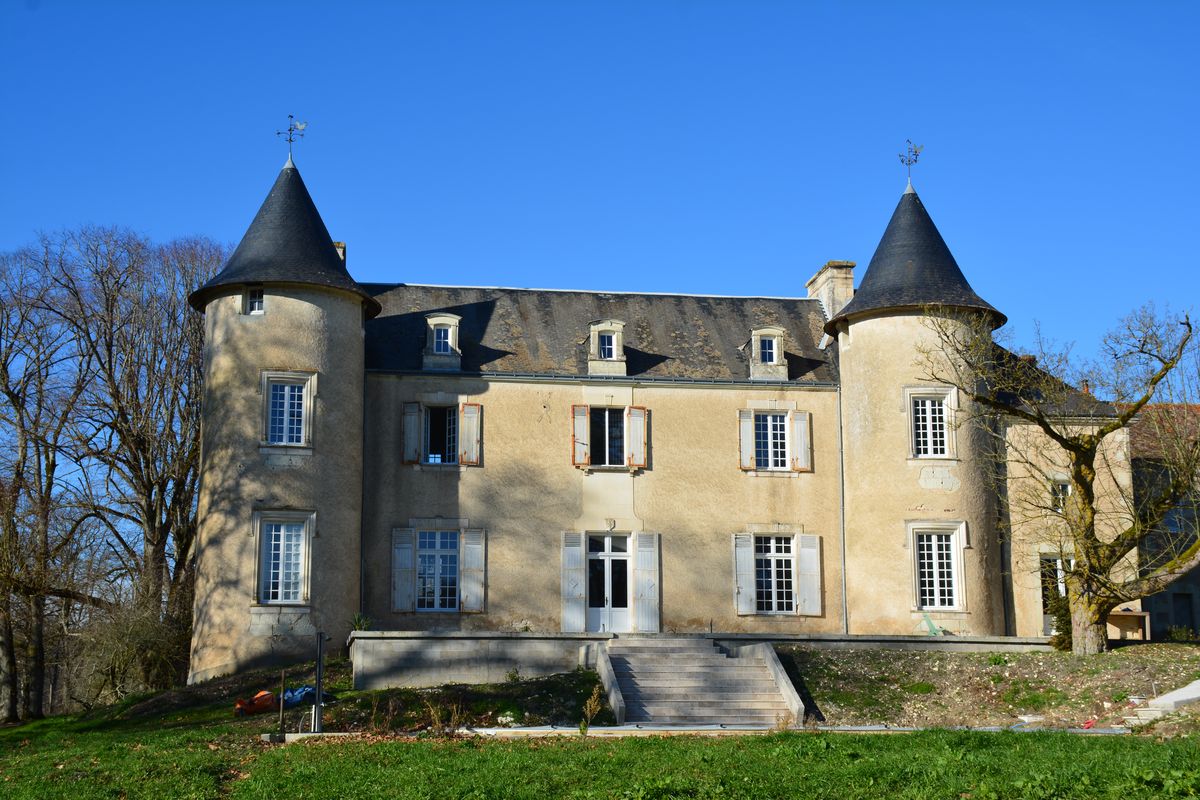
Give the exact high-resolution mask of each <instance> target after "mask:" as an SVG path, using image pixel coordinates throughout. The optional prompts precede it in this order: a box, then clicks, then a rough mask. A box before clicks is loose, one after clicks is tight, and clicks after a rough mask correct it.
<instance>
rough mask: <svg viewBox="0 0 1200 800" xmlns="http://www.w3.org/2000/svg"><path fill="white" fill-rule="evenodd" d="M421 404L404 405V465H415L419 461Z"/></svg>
mask: <svg viewBox="0 0 1200 800" xmlns="http://www.w3.org/2000/svg"><path fill="white" fill-rule="evenodd" d="M422 432H423V431H422V420H421V404H420V403H405V404H404V459H403V460H404V463H405V464H416V463H417V462H419V461H420V460H421V434H422Z"/></svg>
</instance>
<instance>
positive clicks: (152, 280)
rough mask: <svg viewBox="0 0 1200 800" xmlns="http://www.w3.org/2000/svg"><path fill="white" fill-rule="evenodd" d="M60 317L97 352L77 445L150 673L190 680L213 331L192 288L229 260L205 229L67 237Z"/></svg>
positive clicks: (149, 678) (59, 278)
mask: <svg viewBox="0 0 1200 800" xmlns="http://www.w3.org/2000/svg"><path fill="white" fill-rule="evenodd" d="M69 243H70V249H71V251H72V254H73V260H74V263H73V265H72V266H73V268H72V269H69V270H63V271H61V272H59V273H58V274H57V275H56V282H57V284H58V286H59V287H60V288H61V290H62V292H63V294H64V298H65V300H64V304H63V306H62V308H61V310H60V314H61V316H62V319H63V320H64V322H65V323H66V324H68V325H69V326H70V327H71V329H72V330H73V331H74V332H75V334H76V335H77V336H78V337H79V339H80V340H81V342H82V343H83V347H84V349H85V350H86V352H87V354H88V356H89V357H90V358H91V359H92V360H93V361H94V363H95V371H96V380H95V381H94V382H93V384H92V385H91V386H90V387H89V389H88V391H87V393H86V394H85V397H84V413H83V420H82V423H83V424H82V426H81V430H80V436H79V439H78V441H79V445H80V447H79V451H78V453H77V457H78V458H79V459H80V461H81V462H87V463H93V464H95V465H97V466H98V467H99V471H98V473H97V476H98V477H99V478H100V480H99V482H98V485H97V486H96V487H95V490H94V491H93V493H92V505H93V509H94V511H95V512H96V513H97V514H98V515H99V517H100V518H101V519H103V520H105V522H106V524H107V525H108V527H109V533H110V536H111V539H112V541H113V542H114V543H115V546H116V548H117V552H118V555H119V556H120V557H121V559H122V560H123V561H124V563H125V564H126V566H127V568H128V571H129V574H130V578H131V579H132V581H133V586H134V590H135V606H136V611H137V613H136V614H135V615H134V617H135V622H136V624H133V627H132V628H131V630H130V631H129V634H130V636H132V637H135V638H136V639H137V643H138V646H139V650H140V653H141V656H142V658H141V661H142V665H143V676H142V677H143V679H144V680H145V682H146V683H147V684H148V685H149V686H152V687H164V686H169V685H172V684H173V683H176V682H178V681H179V680H182V678H183V676H184V674H185V670H186V659H187V648H188V642H189V639H190V634H191V604H192V547H193V544H194V542H195V535H196V488H197V480H198V468H199V447H200V444H199V442H200V439H199V429H200V390H201V387H200V382H201V375H202V361H201V359H202V348H203V331H202V328H201V319H200V318H199V317H198V316H197V315H196V314H194V313H193V312H192V311H191V309H190V308H189V307H188V305H187V302H186V298H187V293H188V292H189V291H190V290H191V289H193V288H195V287H196V286H199V285H200V284H202V283H203V282H204V281H205V280H206V279H207V278H208V277H209V276H210V275H212V274H213V273H214V272H215V271H216V270H217V268H218V267H219V266H220V264H221V263H222V261H223V260H224V257H225V252H224V249H223V248H222V247H221V246H219V245H217V244H215V243H213V242H211V241H207V240H203V239H183V240H177V241H174V242H171V243H169V244H167V245H164V246H159V247H155V246H153V245H152V244H151V243H149V242H148V241H146V240H144V239H142V238H141V237H138V236H136V235H134V234H131V233H129V232H127V231H121V230H114V229H94V228H93V229H85V230H82V231H79V232H77V233H75V234H72V235H71V236H70V237H69Z"/></svg>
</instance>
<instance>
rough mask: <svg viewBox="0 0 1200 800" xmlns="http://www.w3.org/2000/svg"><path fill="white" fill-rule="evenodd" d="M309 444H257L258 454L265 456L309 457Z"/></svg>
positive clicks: (310, 453)
mask: <svg viewBox="0 0 1200 800" xmlns="http://www.w3.org/2000/svg"><path fill="white" fill-rule="evenodd" d="M312 451H313V449H312V445H311V444H270V443H268V442H259V443H258V452H260V453H262V454H263V455H265V456H311V455H312Z"/></svg>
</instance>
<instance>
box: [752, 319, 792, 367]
mask: <svg viewBox="0 0 1200 800" xmlns="http://www.w3.org/2000/svg"><path fill="white" fill-rule="evenodd" d="M749 350H750V380H754V381H760V380H761V381H786V380H787V361H786V360H785V359H784V357H783V328H780V327H776V326H773V325H772V326H764V327H762V328H754V329H753V330H752V331H750V347H749Z"/></svg>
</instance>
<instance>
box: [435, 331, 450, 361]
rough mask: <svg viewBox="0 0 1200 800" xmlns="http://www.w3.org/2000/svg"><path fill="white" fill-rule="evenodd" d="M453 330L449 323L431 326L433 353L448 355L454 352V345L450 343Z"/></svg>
mask: <svg viewBox="0 0 1200 800" xmlns="http://www.w3.org/2000/svg"><path fill="white" fill-rule="evenodd" d="M452 335H453V331H452V330H451V329H450V326H449V325H434V326H433V353H434V355H438V356H448V355H452V354H453V353H454V346H453V345H452V344H451V338H452Z"/></svg>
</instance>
